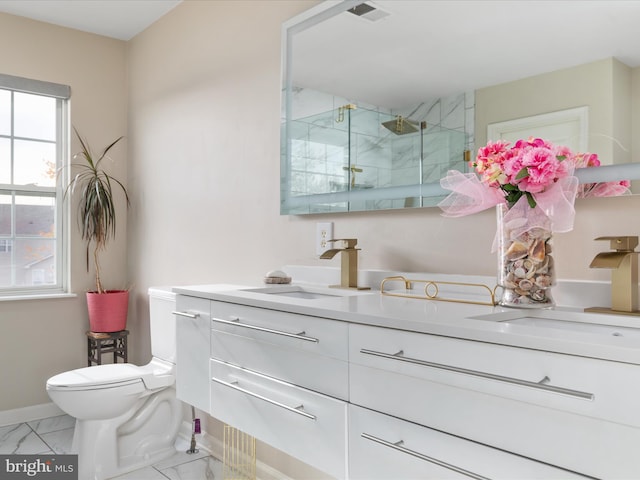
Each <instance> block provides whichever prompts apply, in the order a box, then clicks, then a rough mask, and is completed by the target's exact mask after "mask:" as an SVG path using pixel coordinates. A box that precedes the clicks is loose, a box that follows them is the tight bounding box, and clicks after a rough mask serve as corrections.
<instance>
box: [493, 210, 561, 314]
mask: <svg viewBox="0 0 640 480" xmlns="http://www.w3.org/2000/svg"><path fill="white" fill-rule="evenodd" d="M496 208H497V220H498V222H497V223H498V232H497V240H498V243H497V245H498V252H497V254H498V285H499V286H500V287H502V296H501V298H500V300H499V302H498V304H499V305H502V306H506V307H520V308H549V307H552V306H553V305H554V302H553V299H552V297H551V287H552V286H553V285H554V283H555V281H554V279H555V276H554V271H553V270H554V269H553V257H552V256H551V240H552V232H551V231H550V230H547V229H545V228H542V227H540V226H535V227H533V228H531V229H527V228H526V219H525V218H519V219H517V223H518V224H519V231H522V232H523V233H521V234H519V235H518V236H517V237H516V238H512V237H511V233H512V232H511V230H510V229H507V228H506V225H505V222H504V215H506V213H507V212H508V211H509V210H508V208H507V207H506V205H498V206H497V207H496ZM514 223H516V222H514V220H513V219H512V220H511V222H510V226H511V225H513V224H514ZM523 227H524V228H523Z"/></svg>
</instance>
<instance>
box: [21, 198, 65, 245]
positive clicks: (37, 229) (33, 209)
mask: <svg viewBox="0 0 640 480" xmlns="http://www.w3.org/2000/svg"><path fill="white" fill-rule="evenodd" d="M55 205H56V200H55V198H53V197H36V196H16V207H15V209H16V210H15V216H16V235H17V236H33V237H43V238H53V237H55V221H56V206H55Z"/></svg>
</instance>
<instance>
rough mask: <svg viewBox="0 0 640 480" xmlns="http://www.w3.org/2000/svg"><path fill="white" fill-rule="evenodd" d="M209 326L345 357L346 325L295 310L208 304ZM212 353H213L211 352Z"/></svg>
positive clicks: (309, 351) (316, 353) (296, 347)
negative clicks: (294, 311)
mask: <svg viewBox="0 0 640 480" xmlns="http://www.w3.org/2000/svg"><path fill="white" fill-rule="evenodd" d="M211 321H212V328H214V329H215V330H220V331H223V332H228V333H233V334H235V335H241V336H244V337H247V338H254V339H256V340H261V341H263V342H268V343H271V344H273V345H277V346H282V347H286V348H295V349H297V350H300V351H304V352H308V353H313V354H315V355H322V356H325V357H332V358H337V359H339V360H344V361H346V360H347V359H348V356H347V355H348V348H349V347H348V336H347V335H348V328H349V327H348V324H347V323H345V322H339V321H336V320H327V319H324V318H318V317H311V316H307V315H299V314H295V313H288V312H280V311H278V310H267V309H264V308H255V307H248V306H245V305H238V304H235V303H225V302H212V303H211ZM213 353H214V354H215V352H213Z"/></svg>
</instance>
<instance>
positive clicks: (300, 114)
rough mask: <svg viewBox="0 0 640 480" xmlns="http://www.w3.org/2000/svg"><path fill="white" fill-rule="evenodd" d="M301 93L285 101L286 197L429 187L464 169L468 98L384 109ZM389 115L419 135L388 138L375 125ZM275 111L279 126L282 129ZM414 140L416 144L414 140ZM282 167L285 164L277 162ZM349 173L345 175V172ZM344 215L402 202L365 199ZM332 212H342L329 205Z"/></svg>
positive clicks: (469, 141)
mask: <svg viewBox="0 0 640 480" xmlns="http://www.w3.org/2000/svg"><path fill="white" fill-rule="evenodd" d="M351 103H353V104H356V102H355V101H353V100H351V99H348V98H343V97H338V96H335V95H330V94H325V93H323V92H318V91H314V90H311V89H305V88H294V89H293V91H292V101H291V110H292V111H291V118H292V121H291V122H290V125H289V128H290V137H291V148H292V151H291V179H290V180H291V189H290V190H291V194H292V195H308V194H317V193H327V192H339V191H345V190H348V189H349V186H350V188H351V190H354V189H368V188H377V187H390V186H400V185H415V184H418V183H420V172H421V165H420V158H421V149H422V150H423V154H422V156H423V158H424V161H423V164H422V182H423V183H430V182H437V181H438V180H439V179H440V178H441V177H442V176H444V174H445V173H446V172H447V170H449V169H452V168H455V169H458V170H461V171H465V170H466V163H465V162H464V160H463V159H464V156H463V154H464V150H465V149H469V150H471V151H473V148H474V146H473V138H474V131H473V125H474V94H473V92H468V93H464V94H460V95H455V96H451V97H446V98H438V99H435V100H431V101H425V102H422V103H420V104H418V105H413V106H411V107H408V108H403V109H385V108H381V107H378V106H375V105H368V104H365V103H363V102H358V103H357V108H355V109H341V108H340V107H343V106H345V105H348V104H351ZM397 115H402V116H403V117H404V118H408V119H410V120H412V121H413V122H414V123H415V124H416V125H419V124H420V123H421V122H423V121H424V122H426V124H427V127H426V129H425V130H424V131H422V132H420V131H417V132H415V133H410V134H406V135H396V134H395V133H393V132H392V131H390V130H389V129H387V128H385V127H384V126H383V125H382V124H383V123H384V122H388V121H391V122H393V121H394V120H395V118H396V116H397ZM284 118H285V115H284V112H283V124H284ZM421 134H422V139H421ZM283 161H286V159H284V158H283ZM349 167H351V170H350V169H349ZM358 203H361V204H362V205H355V204H354V203H353V202H352V204H351V205H349V209H350V210H365V209H366V210H368V209H377V208H401V207H404V206H410V205H411V202H407V199H399V200H380V201H377V200H369V201H363V202H358ZM335 207H336V208H335V209H336V210H340V209H341V208H343V207H344V206H340V205H336V206H335ZM344 208H346V207H344Z"/></svg>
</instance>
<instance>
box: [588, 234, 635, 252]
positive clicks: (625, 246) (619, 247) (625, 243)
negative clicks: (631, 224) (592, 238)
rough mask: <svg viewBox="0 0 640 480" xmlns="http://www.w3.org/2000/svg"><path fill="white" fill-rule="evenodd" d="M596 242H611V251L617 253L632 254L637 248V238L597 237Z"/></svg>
mask: <svg viewBox="0 0 640 480" xmlns="http://www.w3.org/2000/svg"><path fill="white" fill-rule="evenodd" d="M596 240H609V241H610V242H611V246H610V248H611V250H616V251H618V252H633V250H634V249H635V248H636V247H637V246H638V237H637V236H634V235H632V236H619V237H598V238H596Z"/></svg>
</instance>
